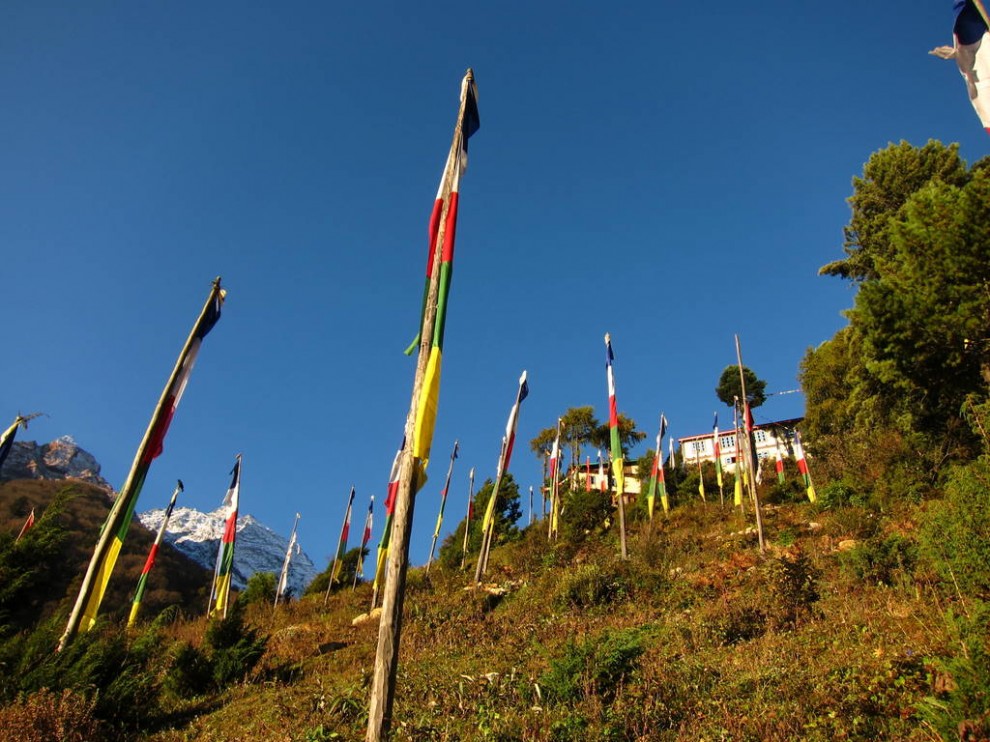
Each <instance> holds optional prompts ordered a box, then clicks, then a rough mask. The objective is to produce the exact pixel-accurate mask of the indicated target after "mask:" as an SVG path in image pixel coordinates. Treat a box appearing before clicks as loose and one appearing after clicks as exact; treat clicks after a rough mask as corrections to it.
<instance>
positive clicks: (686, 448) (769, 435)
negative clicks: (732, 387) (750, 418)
mask: <svg viewBox="0 0 990 742" xmlns="http://www.w3.org/2000/svg"><path fill="white" fill-rule="evenodd" d="M802 420H804V418H802V417H795V418H792V419H790V420H778V421H777V422H772V423H764V424H762V425H755V426H754V427H753V437H754V438H755V439H756V456H757V458H758V459H759V460H760V461H762V460H763V459H771V460H773V459H775V458H776V457H777V452H778V451H780V455H781V456H783V457H784V458H790V457H791V456H793V453H794V428H795V427H796V426H797V425H798V424H799V423H800V422H801V421H802ZM740 432H743V429H742V428H740ZM713 433H714V431H712V432H709V433H703V434H702V435H689V436H687V437H686V438H678V439H677V442H678V443H679V444H680V446H681V465H682V466H691V465H694V466H697V465H698V462H699V461H700V462H702V463H704V462H706V461H715V441H714V436H713ZM743 435H745V433H744V432H743ZM803 442H804V441H802V443H803ZM718 444H719V449H720V453H721V457H720V458H721V460H722V468H723V469H726V470H728V468H729V467H731V466H733V465H734V464H735V463H736V430H735V429H734V428H730V429H729V430H720V431H719V434H718Z"/></svg>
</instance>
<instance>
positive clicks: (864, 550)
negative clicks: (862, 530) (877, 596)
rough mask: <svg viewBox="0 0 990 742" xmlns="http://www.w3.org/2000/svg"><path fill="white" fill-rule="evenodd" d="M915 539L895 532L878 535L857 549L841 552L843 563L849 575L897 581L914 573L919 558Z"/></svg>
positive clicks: (884, 582) (881, 581)
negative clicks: (913, 540)
mask: <svg viewBox="0 0 990 742" xmlns="http://www.w3.org/2000/svg"><path fill="white" fill-rule="evenodd" d="M917 556H918V549H917V546H916V545H915V544H914V542H912V541H910V540H909V539H907V538H905V537H904V536H901V535H899V534H893V535H890V536H887V537H886V538H874V539H870V540H869V541H865V542H863V543H861V544H859V545H858V546H857V547H856V548H855V549H851V550H850V551H844V552H840V553H839V566H840V568H841V569H842V571H843V572H844V573H845V574H846V575H847V576H849V577H852V578H854V579H857V580H865V581H867V582H871V583H875V584H880V585H888V586H890V585H894V584H896V582H897V580H898V578H903V577H906V576H908V575H910V574H911V572H912V571H913V570H914V566H915V563H916V562H917Z"/></svg>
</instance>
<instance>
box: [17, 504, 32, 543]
mask: <svg viewBox="0 0 990 742" xmlns="http://www.w3.org/2000/svg"><path fill="white" fill-rule="evenodd" d="M33 527H34V508H31V512H30V513H28V517H27V518H25V519H24V525H23V526H21V530H20V531H19V532H18V534H17V538H15V539H14V543H15V544H16V543H17V542H18V541H20V540H21V538H23V536H24V534H25V533H27V532H28V531H30V530H31V529H32V528H33Z"/></svg>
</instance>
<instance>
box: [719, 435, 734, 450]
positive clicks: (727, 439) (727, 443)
mask: <svg viewBox="0 0 990 742" xmlns="http://www.w3.org/2000/svg"><path fill="white" fill-rule="evenodd" d="M721 445H722V450H723V451H724V450H726V449H729V448H735V447H736V437H735V436H734V435H723V436H722V437H721Z"/></svg>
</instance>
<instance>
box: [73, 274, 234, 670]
mask: <svg viewBox="0 0 990 742" xmlns="http://www.w3.org/2000/svg"><path fill="white" fill-rule="evenodd" d="M225 295H226V292H225V291H224V290H223V289H222V288H221V287H220V277H219V276H217V278H216V279H215V280H214V281H213V286H212V288H211V289H210V295H209V296H208V297H207V299H206V304H204V305H203V310H202V311H201V312H200V313H199V317H198V318H197V320H196V324H195V325H193V329H192V331H191V332H190V333H189V337H188V338H186V342H185V344H184V345H183V346H182V351H181V352H180V353H179V358H178V360H176V362H175V367H174V368H173V369H172V373H171V374H170V375H169V377H168V382H167V383H166V384H165V388H164V389H163V390H162V395H161V397H160V398H159V399H158V404H157V405H155V409H154V411H153V412H152V413H151V421H150V422H149V423H148V427H147V429H146V430H145V431H144V437H143V438H142V439H141V443H140V445H139V446H138V449H137V452H136V453H135V454H134V461H133V462H132V463H131V469H130V471H129V472H128V474H127V479H126V480H124V486H123V487H121V488H120V493H119V494H118V495H117V498H116V499H115V500H114V502H113V505H112V506H111V508H110V512H109V513H108V514H107V519H106V521H104V523H103V529H102V530H101V531H100V536H99V539H97V542H96V547H95V548H94V549H93V557H92V558H91V559H90V562H89V567H88V568H87V569H86V575H85V576H84V577H83V581H82V584H81V585H80V586H79V595H78V596H77V597H76V602H75V605H74V606H73V608H72V612H71V613H70V614H69V621H68V624H67V625H66V627H65V631H64V632H63V633H62V638H61V639H59V643H58V651H61V650H62V649H64V648H65V647H66V645H68V643H69V642H70V641H72V638H73V637H74V636H75V635H76V632H78V631H79V629H80V627H82V628H84V629H87V630H88V629H89V628H90V627H91V625H92V624H93V622H95V621H96V613H97V611H98V610H99V607H100V603H101V602H102V600H103V590H104V588H105V586H106V583H107V581H108V580H109V579H110V575H111V574H112V572H113V568H114V566H115V564H116V561H117V551H116V550H115V549H119V543H120V542H119V540H118V539H119V537H120V533H121V531H126V530H127V527H128V526H129V525H130V520H131V517H132V516H133V514H134V506H135V505H136V504H137V500H138V497H140V495H141V488H142V487H143V486H144V480H145V477H146V476H147V474H148V469H149V468H150V467H151V462H152V461H153V460H154V459H155V458H156V457H157V456H158V455H159V454H160V453H161V449H162V445H163V444H164V440H165V434H166V433H167V432H168V427H169V424H170V423H171V422H172V416H173V415H174V414H175V410H176V407H177V406H178V404H179V400H180V399H181V398H182V393H183V391H185V385H186V383H187V382H188V381H189V374H190V373H192V367H193V365H194V364H195V363H196V356H197V354H198V352H199V347H200V344H201V342H202V340H203V338H204V337H206V335H207V333H209V331H210V330H211V329H212V328H213V326H214V325H215V324H216V323H217V321H218V320H219V319H220V307H221V305H222V304H223V300H224V296H225ZM115 541H116V542H117V543H116V545H115V543H114V542H115Z"/></svg>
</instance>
